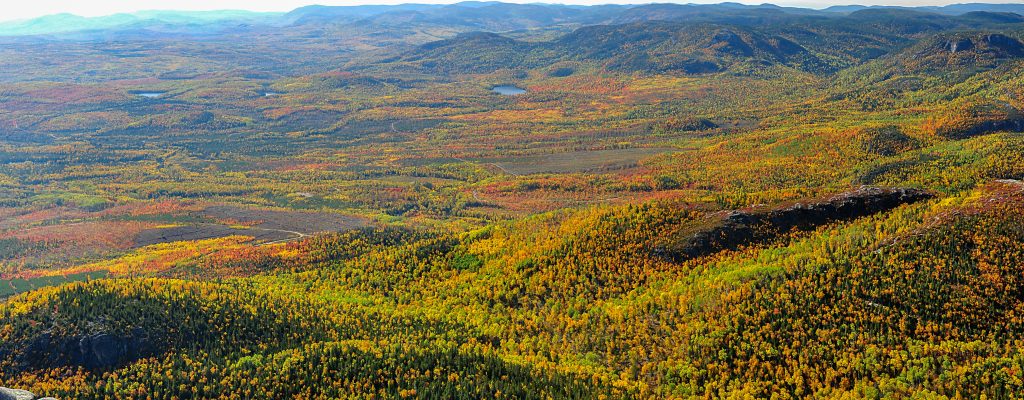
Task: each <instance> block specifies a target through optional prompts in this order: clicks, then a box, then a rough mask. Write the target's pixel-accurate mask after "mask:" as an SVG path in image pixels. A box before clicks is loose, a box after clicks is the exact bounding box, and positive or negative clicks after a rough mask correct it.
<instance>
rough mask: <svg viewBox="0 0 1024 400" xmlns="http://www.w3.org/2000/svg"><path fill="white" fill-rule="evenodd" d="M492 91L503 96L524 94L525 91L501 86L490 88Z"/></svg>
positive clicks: (509, 86)
mask: <svg viewBox="0 0 1024 400" xmlns="http://www.w3.org/2000/svg"><path fill="white" fill-rule="evenodd" d="M491 90H492V91H494V92H495V93H498V94H502V95H505V96H515V95H520V94H523V93H526V89H523V88H519V87H515V86H512V85H501V86H495V87H493V88H491Z"/></svg>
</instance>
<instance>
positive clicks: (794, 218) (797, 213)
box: [657, 187, 932, 261]
mask: <svg viewBox="0 0 1024 400" xmlns="http://www.w3.org/2000/svg"><path fill="white" fill-rule="evenodd" d="M931 197H932V195H931V194H929V193H928V192H925V191H923V190H918V189H907V188H895V189H890V188H878V187H861V188H860V189H857V190H854V191H851V192H846V193H842V194H839V195H835V196H832V197H829V198H826V199H822V200H817V201H811V202H800V203H796V204H793V205H791V206H788V207H783V208H779V209H773V210H767V211H731V212H729V213H728V214H726V215H725V216H724V217H719V218H720V219H719V220H717V221H713V222H712V223H711V224H710V225H709V226H707V227H705V228H703V229H697V230H696V231H693V230H683V231H681V232H680V233H679V234H677V235H676V236H675V237H673V238H671V239H669V240H668V242H667V243H665V245H663V246H661V247H659V248H658V249H657V252H658V253H660V254H661V255H663V256H665V257H667V258H669V259H672V260H675V261H683V260H687V259H691V258H696V257H700V256H703V255H708V254H712V253H716V252H719V251H722V250H726V249H736V248H739V247H740V246H745V245H750V244H756V243H759V242H764V241H768V240H771V239H773V238H775V237H777V236H779V235H781V234H784V233H786V232H789V231H792V230H794V229H796V230H810V229H814V228H815V227H817V226H820V225H824V224H828V223H832V222H839V221H848V220H852V219H856V218H860V217H865V216H868V215H872V214H875V213H879V212H883V211H888V210H891V209H893V208H896V207H899V206H900V205H903V204H909V203H914V202H918V201H921V200H925V199H928V198H931Z"/></svg>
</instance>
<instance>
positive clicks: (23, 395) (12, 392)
mask: <svg viewBox="0 0 1024 400" xmlns="http://www.w3.org/2000/svg"><path fill="white" fill-rule="evenodd" d="M34 398H36V395H34V394H32V392H29V391H27V390H18V389H8V388H5V387H0V400H32V399H34Z"/></svg>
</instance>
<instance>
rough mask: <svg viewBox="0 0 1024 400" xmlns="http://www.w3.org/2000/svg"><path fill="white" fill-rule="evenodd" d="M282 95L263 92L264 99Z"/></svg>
mask: <svg viewBox="0 0 1024 400" xmlns="http://www.w3.org/2000/svg"><path fill="white" fill-rule="evenodd" d="M280 94H281V93H278V92H263V97H270V96H277V95H280Z"/></svg>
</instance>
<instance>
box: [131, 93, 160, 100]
mask: <svg viewBox="0 0 1024 400" xmlns="http://www.w3.org/2000/svg"><path fill="white" fill-rule="evenodd" d="M133 94H135V95H136V96H142V97H145V98H147V99H155V98H157V97H160V96H163V95H165V94H167V92H134V93H133Z"/></svg>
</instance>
